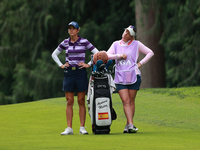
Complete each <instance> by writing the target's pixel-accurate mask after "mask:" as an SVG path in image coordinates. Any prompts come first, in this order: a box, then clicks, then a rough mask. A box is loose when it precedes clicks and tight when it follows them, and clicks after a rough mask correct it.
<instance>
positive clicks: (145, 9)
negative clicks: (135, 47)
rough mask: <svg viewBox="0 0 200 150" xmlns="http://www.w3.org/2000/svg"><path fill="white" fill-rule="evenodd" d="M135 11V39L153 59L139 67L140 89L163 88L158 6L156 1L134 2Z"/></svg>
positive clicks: (163, 72)
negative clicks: (148, 50)
mask: <svg viewBox="0 0 200 150" xmlns="http://www.w3.org/2000/svg"><path fill="white" fill-rule="evenodd" d="M135 11H136V27H137V39H138V40H140V41H141V42H142V43H144V44H145V45H146V46H147V47H149V48H150V49H152V50H153V52H154V56H153V58H152V59H151V60H150V61H149V62H148V63H147V64H145V65H144V66H142V67H141V72H142V77H143V78H142V84H141V88H152V87H153V88H157V87H165V58H164V48H163V46H162V45H161V44H160V43H159V41H160V38H161V36H162V32H163V24H162V20H161V14H162V12H161V8H160V5H159V3H157V1H156V0H152V1H145V0H136V1H135ZM141 56H142V57H140V59H141V58H143V57H144V55H141Z"/></svg>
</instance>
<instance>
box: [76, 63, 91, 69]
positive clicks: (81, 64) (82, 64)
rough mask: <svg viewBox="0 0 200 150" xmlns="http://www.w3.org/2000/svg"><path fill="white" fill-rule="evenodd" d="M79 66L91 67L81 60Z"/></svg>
mask: <svg viewBox="0 0 200 150" xmlns="http://www.w3.org/2000/svg"><path fill="white" fill-rule="evenodd" d="M78 66H79V67H80V68H89V67H90V65H88V64H85V63H84V62H80V63H79V64H78Z"/></svg>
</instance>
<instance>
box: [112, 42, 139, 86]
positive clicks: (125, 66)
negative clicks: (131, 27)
mask: <svg viewBox="0 0 200 150" xmlns="http://www.w3.org/2000/svg"><path fill="white" fill-rule="evenodd" d="M114 49H115V54H126V55H127V59H126V60H120V59H115V62H116V68H115V79H114V81H115V83H117V84H124V85H128V84H133V83H135V82H136V81H137V76H136V67H137V53H138V41H134V42H132V43H131V44H130V45H128V46H123V45H120V44H119V41H117V42H115V43H114Z"/></svg>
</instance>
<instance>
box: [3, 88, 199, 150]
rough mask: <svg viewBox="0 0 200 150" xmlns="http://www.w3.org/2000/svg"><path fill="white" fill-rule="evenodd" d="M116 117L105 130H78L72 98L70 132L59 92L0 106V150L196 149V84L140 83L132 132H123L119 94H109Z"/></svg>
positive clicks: (197, 103) (197, 114) (197, 116)
mask: <svg viewBox="0 0 200 150" xmlns="http://www.w3.org/2000/svg"><path fill="white" fill-rule="evenodd" d="M112 98H113V106H114V109H115V111H116V113H117V117H118V118H117V120H115V121H113V123H112V125H111V133H110V134H108V135H94V134H92V130H91V121H90V117H89V115H88V113H87V114H86V116H87V118H86V130H87V131H88V132H89V135H79V127H80V125H79V116H78V104H77V100H75V104H74V118H73V130H74V135H67V136H61V135H60V133H61V132H62V131H64V129H65V128H66V127H67V123H66V117H65V109H66V101H65V98H64V97H61V98H54V99H46V100H40V101H35V102H28V103H21V104H13V105H3V106H0V150H46V149H54V150H59V149H67V150H71V149H72V150H73V149H79V150H93V149H95V150H102V149H105V150H107V149H111V150H121V149H126V150H132V149H135V150H140V149H141V150H190V149H191V150H199V149H200V117H199V114H200V87H190V88H169V89H168V88H163V89H162V88H159V89H141V90H140V91H139V92H138V95H137V98H136V113H135V117H134V124H135V125H136V127H138V128H139V131H138V133H135V134H123V133H122V132H123V129H124V126H125V123H126V119H125V116H124V113H123V107H122V103H121V100H120V98H119V95H118V94H117V93H115V94H113V95H112Z"/></svg>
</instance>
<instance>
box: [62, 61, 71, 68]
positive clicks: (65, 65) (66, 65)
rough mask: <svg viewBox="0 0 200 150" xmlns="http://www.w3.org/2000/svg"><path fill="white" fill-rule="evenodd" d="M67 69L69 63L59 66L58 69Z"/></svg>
mask: <svg viewBox="0 0 200 150" xmlns="http://www.w3.org/2000/svg"><path fill="white" fill-rule="evenodd" d="M67 67H69V62H66V63H65V64H64V65H62V66H60V68H62V69H64V68H67Z"/></svg>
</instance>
